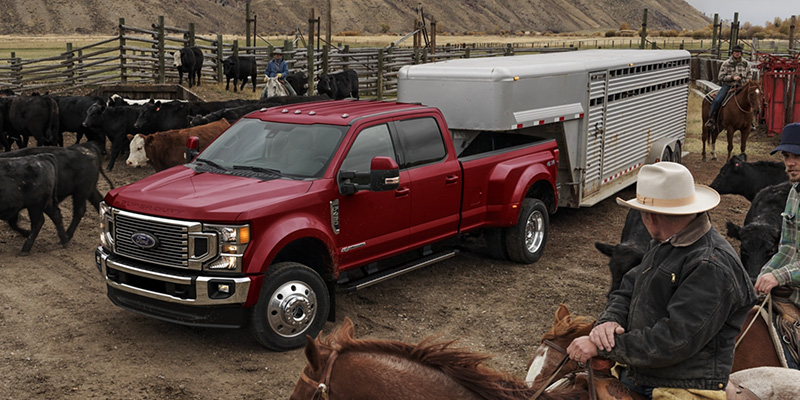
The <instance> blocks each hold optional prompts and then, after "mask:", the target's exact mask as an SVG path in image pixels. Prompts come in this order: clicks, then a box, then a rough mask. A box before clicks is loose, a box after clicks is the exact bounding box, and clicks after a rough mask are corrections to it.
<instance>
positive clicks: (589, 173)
mask: <svg viewBox="0 0 800 400" xmlns="http://www.w3.org/2000/svg"><path fill="white" fill-rule="evenodd" d="M606 78H607V74H606V71H599V72H590V73H589V115H588V124H587V126H586V130H587V132H586V175H585V177H584V185H583V195H582V197H586V196H588V195H591V194H592V193H595V192H597V191H598V190H600V177H601V176H602V173H603V147H604V146H603V142H604V141H605V140H604V138H605V131H606V130H605V125H606V113H605V109H606V92H607V90H608V79H606Z"/></svg>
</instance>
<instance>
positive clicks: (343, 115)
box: [342, 113, 350, 118]
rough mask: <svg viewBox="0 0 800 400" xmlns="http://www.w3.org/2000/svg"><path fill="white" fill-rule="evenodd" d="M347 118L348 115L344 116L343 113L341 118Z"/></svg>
mask: <svg viewBox="0 0 800 400" xmlns="http://www.w3.org/2000/svg"><path fill="white" fill-rule="evenodd" d="M349 116H350V114H346V113H345V114H342V118H347V117H349Z"/></svg>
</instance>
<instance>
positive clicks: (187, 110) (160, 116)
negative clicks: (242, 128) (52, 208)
mask: <svg viewBox="0 0 800 400" xmlns="http://www.w3.org/2000/svg"><path fill="white" fill-rule="evenodd" d="M257 103H258V100H244V99H237V100H225V101H209V102H205V101H192V102H182V101H167V102H161V101H151V102H148V103H145V104H143V105H142V106H141V108H140V109H139V115H138V117H137V118H136V122H135V123H134V126H135V127H136V129H142V130H144V131H146V132H163V131H168V130H172V129H181V128H188V127H189V126H190V125H189V116H191V115H197V114H203V115H205V114H208V113H212V112H215V111H219V110H221V109H225V108H232V107H239V106H242V105H246V104H257Z"/></svg>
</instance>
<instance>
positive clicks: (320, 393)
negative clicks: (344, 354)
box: [300, 349, 339, 400]
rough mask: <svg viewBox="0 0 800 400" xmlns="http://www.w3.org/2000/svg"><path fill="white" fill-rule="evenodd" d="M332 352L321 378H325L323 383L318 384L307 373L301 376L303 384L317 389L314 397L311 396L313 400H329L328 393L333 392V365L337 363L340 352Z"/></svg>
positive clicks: (335, 350) (334, 350)
mask: <svg viewBox="0 0 800 400" xmlns="http://www.w3.org/2000/svg"><path fill="white" fill-rule="evenodd" d="M332 350H333V352H332V353H331V355H330V357H329V358H328V363H327V364H325V368H323V369H322V375H321V376H322V377H323V378H322V380H321V381H319V382H317V381H315V380H313V379H311V378H309V377H308V375H306V372H305V371H303V372H302V373H301V374H300V379H301V380H302V381H303V382H305V383H307V384H309V385H311V386H312V387H313V388H315V389H316V391H314V395H313V396H311V400H328V393H329V392H330V391H331V372H333V363H334V361H336V358H338V357H339V350H337V349H332Z"/></svg>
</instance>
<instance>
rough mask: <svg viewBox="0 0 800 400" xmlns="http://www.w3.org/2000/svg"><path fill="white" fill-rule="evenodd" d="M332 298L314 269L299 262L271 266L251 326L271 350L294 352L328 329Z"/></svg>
mask: <svg viewBox="0 0 800 400" xmlns="http://www.w3.org/2000/svg"><path fill="white" fill-rule="evenodd" d="M329 311H330V298H329V296H328V288H327V286H326V285H325V282H324V281H323V280H322V278H321V277H320V276H319V274H317V273H316V272H315V271H314V270H313V269H311V268H309V267H307V266H305V265H303V264H299V263H296V262H281V263H277V264H274V265H271V266H270V267H269V269H268V270H267V273H266V275H265V276H264V283H263V284H262V286H261V294H260V295H259V297H258V304H256V305H255V307H254V308H253V314H252V316H251V320H250V325H251V329H252V331H253V335H254V336H255V338H256V340H258V342H259V343H260V344H261V345H262V346H264V347H266V348H269V349H271V350H275V351H286V350H291V349H294V348H297V347H300V346H303V345H304V344H305V343H306V335H309V336H312V337H315V336H317V334H318V333H319V332H320V331H321V330H322V328H323V326H324V325H325V320H326V319H327V318H328V312H329Z"/></svg>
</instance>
